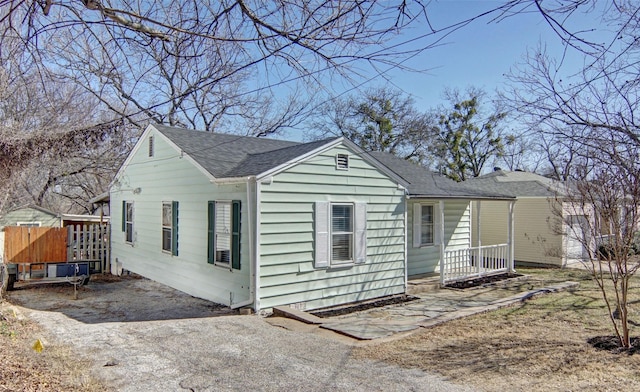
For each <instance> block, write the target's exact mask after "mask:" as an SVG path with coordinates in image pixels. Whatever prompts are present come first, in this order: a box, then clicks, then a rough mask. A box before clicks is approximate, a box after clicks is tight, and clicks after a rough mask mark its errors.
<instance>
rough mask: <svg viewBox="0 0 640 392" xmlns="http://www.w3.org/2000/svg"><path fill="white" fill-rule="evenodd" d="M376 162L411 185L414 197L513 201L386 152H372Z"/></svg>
mask: <svg viewBox="0 0 640 392" xmlns="http://www.w3.org/2000/svg"><path fill="white" fill-rule="evenodd" d="M369 154H370V155H371V156H373V157H374V158H375V159H376V160H378V161H379V162H380V163H382V164H383V165H385V166H387V167H388V168H389V169H390V170H392V171H393V172H394V173H396V174H397V175H399V176H400V177H402V178H403V179H404V180H405V181H407V182H408V183H409V187H408V192H409V195H410V196H413V197H425V198H451V199H455V198H459V199H511V198H512V197H511V196H509V195H506V194H505V193H504V192H492V191H483V190H479V189H473V188H470V187H468V186H466V185H465V184H462V183H457V182H455V181H453V180H450V179H448V178H446V177H444V176H442V175H440V174H437V173H434V172H431V171H429V170H428V169H426V168H424V167H422V166H419V165H418V164H415V163H413V162H409V161H407V160H404V159H401V158H398V157H396V156H394V155H392V154H389V153H385V152H370V153H369Z"/></svg>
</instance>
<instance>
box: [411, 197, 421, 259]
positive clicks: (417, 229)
mask: <svg viewBox="0 0 640 392" xmlns="http://www.w3.org/2000/svg"><path fill="white" fill-rule="evenodd" d="M421 244H422V206H421V205H420V203H415V204H414V205H413V247H414V248H419V247H420V245H421Z"/></svg>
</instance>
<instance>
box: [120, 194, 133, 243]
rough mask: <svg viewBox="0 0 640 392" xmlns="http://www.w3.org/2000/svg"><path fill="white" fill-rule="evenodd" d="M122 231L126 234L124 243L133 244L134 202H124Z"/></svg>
mask: <svg viewBox="0 0 640 392" xmlns="http://www.w3.org/2000/svg"><path fill="white" fill-rule="evenodd" d="M122 231H123V232H124V241H125V242H126V243H128V244H133V202H132V201H126V200H123V201H122Z"/></svg>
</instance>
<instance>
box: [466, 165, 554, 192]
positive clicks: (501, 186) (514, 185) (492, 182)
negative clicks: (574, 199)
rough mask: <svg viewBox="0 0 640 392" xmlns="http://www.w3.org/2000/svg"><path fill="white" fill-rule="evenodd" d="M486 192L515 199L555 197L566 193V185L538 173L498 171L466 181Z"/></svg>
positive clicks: (469, 184)
mask: <svg viewBox="0 0 640 392" xmlns="http://www.w3.org/2000/svg"><path fill="white" fill-rule="evenodd" d="M464 182H465V183H466V184H468V186H471V187H473V188H475V189H478V190H481V191H485V192H501V193H505V194H508V195H511V196H515V197H554V196H558V195H560V196H562V195H564V194H565V193H566V192H565V190H564V185H563V184H562V183H561V182H559V181H555V180H552V179H550V178H547V177H544V176H541V175H539V174H536V173H530V172H524V171H506V170H496V171H494V172H491V173H489V174H485V175H483V176H480V177H476V178H471V179H468V180H466V181H464Z"/></svg>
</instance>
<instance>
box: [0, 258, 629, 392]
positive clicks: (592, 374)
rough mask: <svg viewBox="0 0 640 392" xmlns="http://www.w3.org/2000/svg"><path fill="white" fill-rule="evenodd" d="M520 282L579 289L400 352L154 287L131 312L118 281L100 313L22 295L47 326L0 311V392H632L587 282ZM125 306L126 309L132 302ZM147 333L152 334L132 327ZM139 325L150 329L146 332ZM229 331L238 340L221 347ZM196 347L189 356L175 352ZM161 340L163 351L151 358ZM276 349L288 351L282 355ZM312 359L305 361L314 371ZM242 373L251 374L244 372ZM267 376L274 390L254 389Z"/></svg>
mask: <svg viewBox="0 0 640 392" xmlns="http://www.w3.org/2000/svg"><path fill="white" fill-rule="evenodd" d="M519 272H521V273H525V274H530V275H534V276H537V277H538V278H540V279H544V280H545V281H548V282H550V283H554V282H559V281H565V280H573V281H578V282H580V286H579V288H578V289H576V290H574V291H570V292H561V293H555V294H550V295H545V296H540V297H537V298H534V299H531V300H528V301H527V302H524V303H521V304H519V305H517V306H512V307H509V308H504V309H501V310H498V311H494V312H490V313H485V314H480V315H477V316H472V317H468V318H464V319H459V320H455V321H451V322H449V323H446V324H443V325H440V326H436V327H433V328H430V329H425V330H422V331H420V332H417V333H414V334H412V335H410V336H408V337H404V338H401V339H397V340H392V341H387V342H376V341H373V342H371V343H360V344H357V343H355V342H354V343H353V344H346V345H345V342H344V340H339V341H338V340H336V341H331V340H327V339H326V337H322V339H317V336H316V337H313V336H311V334H310V333H299V334H298V333H292V332H289V331H286V330H283V329H279V328H276V327H274V326H269V325H268V324H267V323H264V322H260V319H259V318H255V317H246V316H245V317H242V316H234V313H233V312H230V311H229V310H228V309H227V308H224V307H219V306H217V305H215V304H211V303H209V302H206V301H200V300H197V299H194V298H192V297H189V296H186V295H181V294H180V293H177V294H176V293H174V292H171V291H169V290H164V289H163V288H162V287H160V285H144V286H143V285H140V289H139V290H142V287H145V288H144V290H146V291H144V292H142V291H141V292H140V294H141V295H142V294H144V295H145V296H146V297H145V298H146V300H145V302H144V303H141V304H140V306H137V305H135V304H136V301H130V300H129V301H127V300H126V299H125V298H122V297H119V294H118V293H117V291H118V287H122V285H123V284H127V285H129V286H132V287H133V289H134V291H133V292H135V290H136V287H138V286H136V283H137V282H136V279H135V278H124V279H125V280H126V279H129V280H130V281H129V282H127V281H121V278H116V279H114V280H115V282H114V284H103V285H101V286H100V287H101V290H103V291H102V292H103V293H109V292H110V294H109V296H108V298H109V300H108V301H105V300H104V298H93V296H92V295H90V294H91V290H93V289H92V288H91V284H90V285H89V286H88V287H87V288H83V289H81V290H80V292H79V293H78V295H79V300H78V301H77V302H74V301H73V300H70V298H71V297H70V296H71V291H70V290H69V288H68V287H64V286H62V287H60V286H52V287H40V288H36V289H24V290H28V291H20V290H18V291H17V292H16V293H14V294H11V295H10V296H9V301H10V302H14V303H16V304H18V305H20V302H19V301H20V299H21V298H22V299H23V300H28V301H29V304H28V305H29V306H30V308H31V309H32V310H33V311H32V317H36V319H34V320H36V321H38V322H39V323H42V322H45V321H46V323H47V324H48V325H49V326H50V327H51V328H53V329H52V330H49V331H44V330H43V329H42V328H41V327H39V325H38V324H37V323H35V322H34V321H32V320H30V319H29V318H20V315H19V314H14V313H12V312H11V311H10V310H9V309H11V306H10V305H11V303H7V302H5V303H3V304H0V345H1V346H2V350H0V380H2V382H0V391H105V390H127V388H129V390H139V389H135V388H139V386H135V385H129V384H126V383H124V382H125V381H123V379H124V378H126V377H127V376H126V375H127V374H130V373H131V372H132V371H134V370H133V369H136V368H139V369H143V370H144V371H145V372H143V373H142V375H143V376H142V378H144V377H147V379H146V380H144V381H145V382H146V383H147V384H143V385H156V386H158V387H162V388H164V389H165V390H175V388H176V387H177V386H178V385H179V387H180V388H182V387H190V388H192V389H193V390H199V391H204V390H237V387H239V386H240V385H242V386H244V387H252V388H255V389H257V390H260V389H261V388H262V390H279V389H291V390H297V389H298V387H299V388H302V389H306V390H317V391H328V390H335V389H339V390H383V388H386V390H398V391H400V390H408V389H411V390H433V388H434V386H435V385H436V384H435V382H440V381H443V382H444V384H445V385H446V386H445V387H442V388H443V389H439V388H438V390H442V391H445V390H446V391H449V390H451V391H454V390H456V391H457V390H460V389H465V387H470V388H471V389H473V390H483V391H504V390H509V391H571V390H574V391H576V390H580V391H617V390H620V391H630V390H640V353H636V354H634V355H629V354H614V353H610V352H606V351H602V350H597V349H595V348H594V347H593V346H592V345H590V344H589V343H588V340H589V339H591V338H594V337H597V336H603V335H611V334H612V330H611V328H610V326H609V323H608V319H607V318H606V317H607V316H606V310H605V307H604V304H603V302H602V300H601V299H600V294H599V292H598V291H597V290H596V287H595V285H594V284H593V283H592V282H591V280H590V277H589V276H588V275H587V273H586V272H585V271H579V270H568V271H559V270H537V269H530V270H522V269H520V270H519ZM108 279H113V278H108ZM151 283H153V282H151ZM104 290H106V291H104ZM127 293H128V294H127V295H129V296H131V293H132V291H127ZM105 298H107V297H105ZM639 301H640V283H639V282H638V280H635V281H634V283H633V288H632V306H633V308H632V309H633V310H635V309H637V303H638V302H639ZM138 302H140V301H138ZM125 303H126V306H125V305H124V304H125ZM34 304H38V305H34ZM160 305H162V306H160ZM34 306H36V307H39V309H35V308H34ZM87 307H91V308H92V310H91V311H88V310H87ZM154 309H163V310H162V312H159V311H154ZM50 310H53V312H50ZM217 316H223V317H217ZM38 318H39V319H38ZM631 318H632V321H633V323H634V327H633V330H632V334H633V336H638V335H640V332H639V331H638V324H636V321H638V322H640V314H639V313H637V312H635V311H634V312H633V314H632V317H631ZM67 320H70V321H67ZM145 320H150V321H149V322H148V323H144V324H143V323H141V322H140V321H142V322H144V321H145ZM123 321H124V322H123ZM69 322H71V324H69ZM70 325H71V326H73V325H76V327H73V328H77V329H76V330H75V332H74V330H68V329H65V328H69V326H70ZM143 325H145V327H144V328H147V329H145V330H142V329H141V328H142V326H143ZM231 326H232V328H235V329H238V331H243V332H242V333H240V332H238V333H236V334H234V335H225V334H224V333H225V331H228V330H229V328H230V327H231ZM56 328H58V329H56ZM87 329H91V330H92V333H93V334H94V335H95V336H98V337H97V341H95V342H90V343H88V345H87V343H86V342H85V343H83V347H84V346H85V345H87V347H86V349H83V350H81V351H78V350H77V347H78V342H79V341H81V339H83V338H84V337H80V336H77V335H78V330H80V331H82V330H87ZM51 333H53V336H58V337H59V336H63V337H64V336H65V334H67V335H69V337H68V338H65V339H66V341H67V342H68V344H61V343H60V341H58V342H51V341H47V336H51ZM196 334H197V335H196ZM101 335H102V336H101ZM195 336H198V341H197V343H195V344H193V343H190V344H188V345H187V346H185V344H184V342H185V341H189V339H191V338H192V337H195ZM38 338H43V340H44V346H45V348H44V350H43V351H42V352H41V353H38V352H36V351H35V350H34V349H33V345H34V343H35V342H36V340H37V339H38ZM65 339H63V341H65ZM95 339H96V338H94V340H95ZM158 341H162V342H164V343H163V345H162V346H160V347H158V346H157V343H156V342H158ZM258 342H259V343H258ZM170 345H173V346H175V347H177V349H176V350H177V351H176V352H175V353H173V352H170V351H169V350H168V348H169V347H170ZM268 345H272V346H268ZM154 346H155V347H154ZM74 347H76V348H74ZM243 347H251V349H249V350H247V349H245V348H243ZM283 348H286V349H290V350H293V352H284V351H283V352H281V351H279V350H281V349H283ZM106 349H107V350H106ZM114 349H115V351H113V350H114ZM158 349H160V351H161V352H162V349H165V350H164V353H161V354H159V355H160V356H159V357H157V356H156V355H158V354H155V353H156V352H157V350H158ZM108 350H111V351H108ZM309 352H313V353H314V358H313V361H311V358H310V357H309V355H308V353H309ZM188 357H192V358H194V359H195V358H199V359H202V358H207V360H206V361H202V360H200V361H196V362H194V361H192V360H189V361H188V363H186V364H184V366H182V367H180V366H178V364H179V363H181V362H180V361H184V358H188ZM316 357H317V358H316ZM158 361H159V362H158ZM244 361H248V362H249V363H252V364H253V365H252V366H254V367H255V366H256V364H260V366H262V367H258V368H256V369H251V368H247V369H245V373H244V374H236V373H237V372H233V373H231V374H225V373H224V372H223V371H224V370H225V369H226V368H227V366H226V365H225V364H228V363H235V364H239V363H244ZM333 362H335V363H333ZM96 363H97V364H98V365H97V366H98V369H101V370H100V371H101V372H103V375H104V374H107V375H111V376H110V377H111V378H109V377H107V378H105V377H93V376H92V374H93V372H91V371H87V369H96ZM323 366H326V369H323ZM159 369H160V370H162V371H168V372H169V373H171V374H170V375H172V376H171V377H181V378H182V379H180V380H179V382H178V381H175V382H174V383H173V384H172V383H171V382H172V381H171V380H168V381H167V380H165V379H162V380H160V379H159V378H156V376H157V373H158V371H159ZM165 369H166V370H165ZM296 369H297V370H296ZM249 370H251V371H254V372H255V373H253V374H252V373H247V372H248V371H249ZM302 370H303V371H302ZM190 372H191V373H192V374H190ZM274 372H275V373H274ZM416 372H418V373H416ZM202 374H207V375H208V376H206V377H210V378H206V377H205V376H202ZM428 374H436V375H439V376H437V377H438V378H437V379H436V380H435V381H434V380H433V379H431V378H429V379H426V377H430V376H428ZM236 377H238V378H236ZM264 377H267V378H268V379H269V380H270V381H269V382H270V384H264V380H262V378H264ZM136 378H141V377H140V376H136ZM245 380H250V381H245ZM176 382H178V384H176ZM248 382H249V383H251V382H253V383H254V384H247V383H248ZM150 383H151V384H150ZM162 383H166V384H162ZM292 383H296V384H292ZM265 385H267V386H265ZM292 385H297V386H292ZM389 386H391V389H389ZM123 388H124V389H123ZM172 388H173V389H172ZM233 388H236V389H233ZM363 388H366V389H363ZM371 388H373V389H371Z"/></svg>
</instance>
